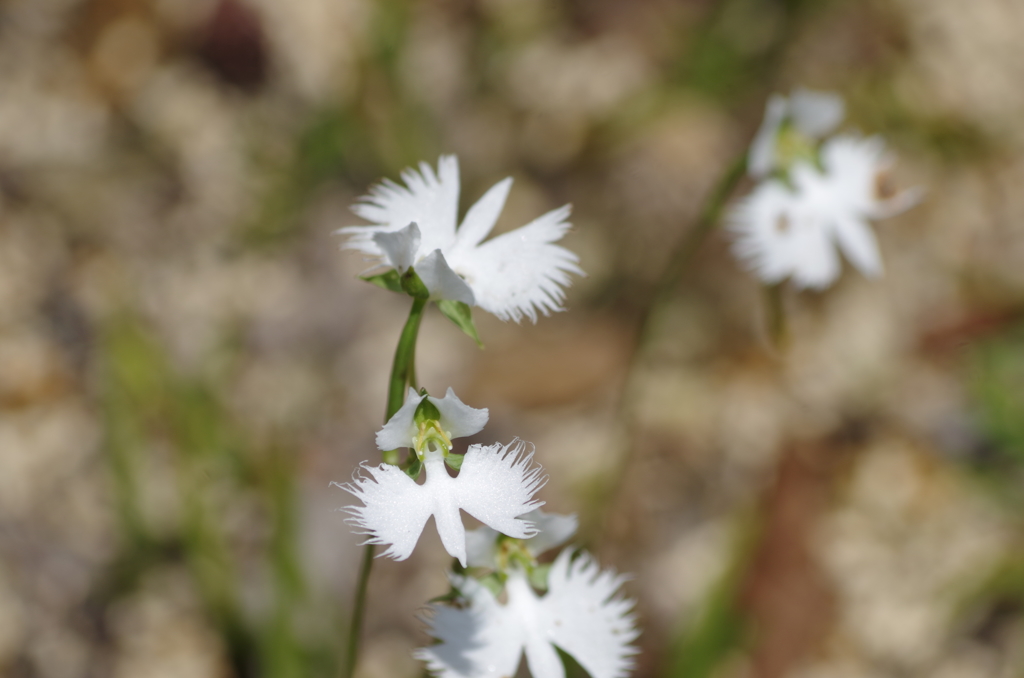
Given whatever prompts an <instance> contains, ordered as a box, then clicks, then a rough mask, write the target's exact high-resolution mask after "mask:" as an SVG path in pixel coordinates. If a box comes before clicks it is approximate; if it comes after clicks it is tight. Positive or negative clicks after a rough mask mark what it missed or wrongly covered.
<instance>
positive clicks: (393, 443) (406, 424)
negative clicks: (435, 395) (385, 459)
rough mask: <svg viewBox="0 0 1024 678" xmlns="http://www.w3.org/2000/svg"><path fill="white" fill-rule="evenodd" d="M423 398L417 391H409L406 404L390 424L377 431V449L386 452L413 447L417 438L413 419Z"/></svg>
mask: <svg viewBox="0 0 1024 678" xmlns="http://www.w3.org/2000/svg"><path fill="white" fill-rule="evenodd" d="M423 398H424V396H421V395H420V394H418V393H416V390H415V389H412V388H410V389H409V392H408V393H407V394H406V396H405V404H404V405H402V407H401V408H399V410H398V411H397V412H395V413H394V414H393V415H392V416H391V418H390V419H388V423H386V424H384V427H383V428H382V429H381V430H379V431H377V449H379V450H381V451H385V450H395V449H398V448H399V447H412V444H413V438H415V437H416V424H415V422H414V421H413V417H414V416H415V415H416V408H417V407H419V405H420V403H421V402H423Z"/></svg>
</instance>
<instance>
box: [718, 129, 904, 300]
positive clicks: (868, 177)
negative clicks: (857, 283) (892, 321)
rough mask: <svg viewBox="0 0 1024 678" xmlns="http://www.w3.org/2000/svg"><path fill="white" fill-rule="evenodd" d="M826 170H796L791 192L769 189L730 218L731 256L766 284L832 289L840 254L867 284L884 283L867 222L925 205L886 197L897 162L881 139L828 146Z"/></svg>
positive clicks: (798, 166) (776, 185) (771, 183)
mask: <svg viewBox="0 0 1024 678" xmlns="http://www.w3.org/2000/svg"><path fill="white" fill-rule="evenodd" d="M821 165H822V168H821V169H819V168H817V167H815V166H814V165H813V164H812V163H810V162H807V161H799V162H797V163H795V164H794V165H793V167H792V168H791V169H790V176H789V179H790V182H791V185H787V184H786V183H784V182H783V181H782V180H779V179H770V180H767V181H764V182H762V183H761V184H760V185H758V187H757V188H756V189H754V192H753V193H752V194H751V195H749V196H748V197H747V198H745V199H744V200H743V201H741V202H740V204H739V205H738V206H737V207H736V208H734V209H733V211H732V213H731V215H730V229H731V230H732V231H733V233H734V234H735V236H736V239H735V241H734V243H733V250H734V251H735V253H736V255H737V257H739V258H740V259H741V260H743V261H744V262H746V264H747V265H748V266H749V267H750V268H751V269H752V270H753V271H754V272H755V273H756V274H757V275H758V276H759V277H760V278H761V280H763V281H764V282H766V283H769V284H773V283H777V282H780V281H782V280H784V279H786V278H790V279H791V280H792V282H793V284H794V285H796V286H797V287H807V288H814V289H822V288H825V287H828V286H829V285H830V284H832V282H833V281H834V280H835V279H836V278H837V277H838V276H839V272H840V268H841V266H840V263H839V255H838V253H837V252H836V246H838V248H839V249H840V250H841V251H842V252H843V254H844V255H845V256H846V258H847V259H849V260H850V262H851V263H852V264H853V265H854V266H855V267H856V268H857V269H858V270H859V271H860V272H861V273H863V274H864V275H865V276H868V277H877V276H879V275H881V274H882V270H883V267H882V258H881V255H880V253H879V251H878V243H877V241H876V239H875V235H874V232H873V231H872V230H871V226H870V224H869V220H871V219H882V218H885V217H890V216H893V215H896V214H899V213H900V212H902V211H904V210H906V209H908V208H910V207H912V206H913V205H914V204H916V203H917V202H918V201H919V199H920V197H921V192H920V191H919V190H917V189H911V190H906V191H902V192H900V193H897V194H895V195H892V196H886V195H880V193H879V190H880V185H881V183H880V182H881V180H882V178H884V174H885V173H886V171H887V170H888V169H889V168H890V166H891V165H892V158H891V157H890V156H889V155H888V154H886V152H885V146H884V143H883V142H882V140H881V139H879V138H878V137H870V138H860V137H855V136H839V137H834V138H832V139H830V140H829V141H827V142H825V143H824V144H823V145H822V148H821Z"/></svg>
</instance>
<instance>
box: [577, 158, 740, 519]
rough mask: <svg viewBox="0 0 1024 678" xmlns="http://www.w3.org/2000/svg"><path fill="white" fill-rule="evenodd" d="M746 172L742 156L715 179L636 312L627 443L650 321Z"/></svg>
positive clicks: (622, 407)
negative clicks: (632, 402) (686, 231)
mask: <svg viewBox="0 0 1024 678" xmlns="http://www.w3.org/2000/svg"><path fill="white" fill-rule="evenodd" d="M746 172H747V154H746V152H743V153H742V154H741V155H740V156H738V157H737V158H736V159H735V160H733V161H732V163H730V164H729V166H728V167H727V168H726V170H725V172H724V173H723V174H722V176H721V177H720V178H719V180H718V183H717V184H715V187H714V189H712V191H711V193H710V194H709V195H708V197H707V199H706V200H705V201H704V206H703V207H702V209H701V211H700V214H699V215H698V217H697V220H696V222H695V223H694V224H693V226H692V227H691V228H690V230H689V232H688V233H687V234H686V235H685V236H684V237H683V239H682V240H681V241H680V242H679V244H678V245H677V246H676V249H675V251H674V252H672V256H671V257H670V258H669V261H668V264H667V265H666V266H665V268H664V269H663V270H662V273H661V276H660V277H659V279H658V283H657V286H656V287H655V289H654V291H653V292H652V293H651V295H650V301H649V302H648V303H647V304H646V305H645V306H643V307H642V308H641V309H640V313H639V318H638V319H637V323H636V325H637V331H636V340H635V341H634V343H633V353H632V355H631V356H630V361H629V366H628V368H627V371H626V383H625V385H624V386H623V388H622V394H621V395H620V396H619V404H618V419H619V420H620V421H625V422H626V427H627V429H629V434H628V436H627V438H628V439H629V440H635V435H634V433H635V431H633V430H632V429H633V428H634V423H633V421H632V420H631V419H629V418H628V417H626V415H625V412H626V404H627V403H628V401H629V400H630V399H631V398H632V397H634V396H635V393H634V391H635V389H636V383H635V380H636V374H637V371H638V369H639V365H640V360H641V357H642V354H643V349H644V346H646V345H647V343H648V342H649V341H650V339H651V335H652V334H653V332H654V325H655V323H654V322H653V321H654V319H655V317H656V316H657V311H658V310H659V309H660V308H661V307H662V306H663V305H665V304H667V303H668V302H669V301H670V300H671V298H672V295H673V293H674V292H675V289H676V287H677V286H678V284H679V280H680V279H681V278H682V277H683V274H684V273H686V272H687V270H689V268H690V264H692V263H693V259H694V257H695V256H696V255H697V252H698V251H699V250H700V248H701V245H703V244H704V241H705V240H707V237H708V236H709V235H710V234H711V232H712V231H713V230H714V229H715V227H716V226H717V225H718V222H719V221H721V218H722V212H723V211H724V210H725V207H726V205H727V204H728V202H729V198H730V197H731V196H732V194H733V192H734V191H735V190H736V187H737V186H739V183H740V181H742V180H743V177H744V176H745V175H746ZM634 454H635V449H634V447H633V446H630V447H629V448H628V449H627V450H626V452H625V453H624V454H623V455H622V458H621V460H620V461H619V469H618V472H617V473H615V474H614V475H613V476H612V479H611V480H610V482H609V485H608V486H607V487H606V488H603V491H602V492H601V497H602V501H601V502H600V504H598V507H597V508H594V509H593V510H592V511H591V512H590V514H591V518H590V521H589V522H590V524H589V525H588V526H586V528H585V529H586V530H587V531H594V530H598V529H600V526H601V525H602V524H603V523H604V522H605V521H606V520H607V518H608V516H609V515H610V512H611V508H612V506H613V504H614V501H615V499H616V498H617V497H618V496H619V495H620V494H621V490H622V486H623V483H624V482H625V481H626V477H627V475H628V474H627V472H626V470H627V469H628V468H629V464H630V462H631V461H632V459H633V456H634ZM609 498H610V500H609Z"/></svg>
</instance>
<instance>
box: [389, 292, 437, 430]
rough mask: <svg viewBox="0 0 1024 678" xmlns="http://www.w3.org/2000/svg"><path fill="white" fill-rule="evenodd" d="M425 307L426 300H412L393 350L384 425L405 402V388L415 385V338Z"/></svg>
mask: <svg viewBox="0 0 1024 678" xmlns="http://www.w3.org/2000/svg"><path fill="white" fill-rule="evenodd" d="M426 307H427V300H426V299H414V300H413V302H412V309H410V311H409V319H408V320H406V321H405V327H403V328H402V336H401V337H400V338H399V339H398V348H396V349H395V361H394V363H392V365H391V383H390V384H389V386H388V409H387V413H386V414H385V415H384V423H387V421H388V419H390V418H391V417H393V416H395V412H397V411H398V410H400V409H401V408H402V403H404V402H405V388H406V386H410V385H415V384H416V375H415V371H416V369H415V365H416V337H417V336H418V335H419V331H420V321H421V320H422V319H423V311H424V309H425V308H426Z"/></svg>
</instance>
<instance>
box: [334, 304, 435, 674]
mask: <svg viewBox="0 0 1024 678" xmlns="http://www.w3.org/2000/svg"><path fill="white" fill-rule="evenodd" d="M427 301H428V300H427V299H413V302H412V308H411V309H410V310H409V319H408V320H406V321H405V327H403V328H402V335H401V337H399V339H398V347H397V348H396V349H395V360H394V362H393V363H392V365H391V381H390V383H389V384H388V406H387V411H386V412H385V414H384V423H387V421H388V420H389V419H391V417H393V416H394V415H395V412H398V410H399V409H401V407H402V404H403V403H404V401H405V389H406V387H407V386H413V387H414V388H415V385H416V338H417V337H418V336H419V331H420V321H421V320H422V319H423V311H424V310H425V309H426V308H427ZM384 461H385V462H387V463H389V464H397V463H398V451H397V450H387V451H385V452H384ZM374 551H375V548H374V545H373V544H367V545H366V547H365V548H364V550H363V560H362V563H361V564H360V566H359V579H358V581H357V582H356V597H355V602H354V603H353V606H352V622H351V623H350V624H349V629H348V641H347V644H346V647H345V658H344V661H343V663H342V666H341V677H342V678H352V676H353V675H354V674H355V670H356V660H357V659H358V658H359V638H360V636H361V635H362V630H363V616H364V614H365V612H366V589H367V584H368V583H369V581H370V570H371V569H373V556H374Z"/></svg>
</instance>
